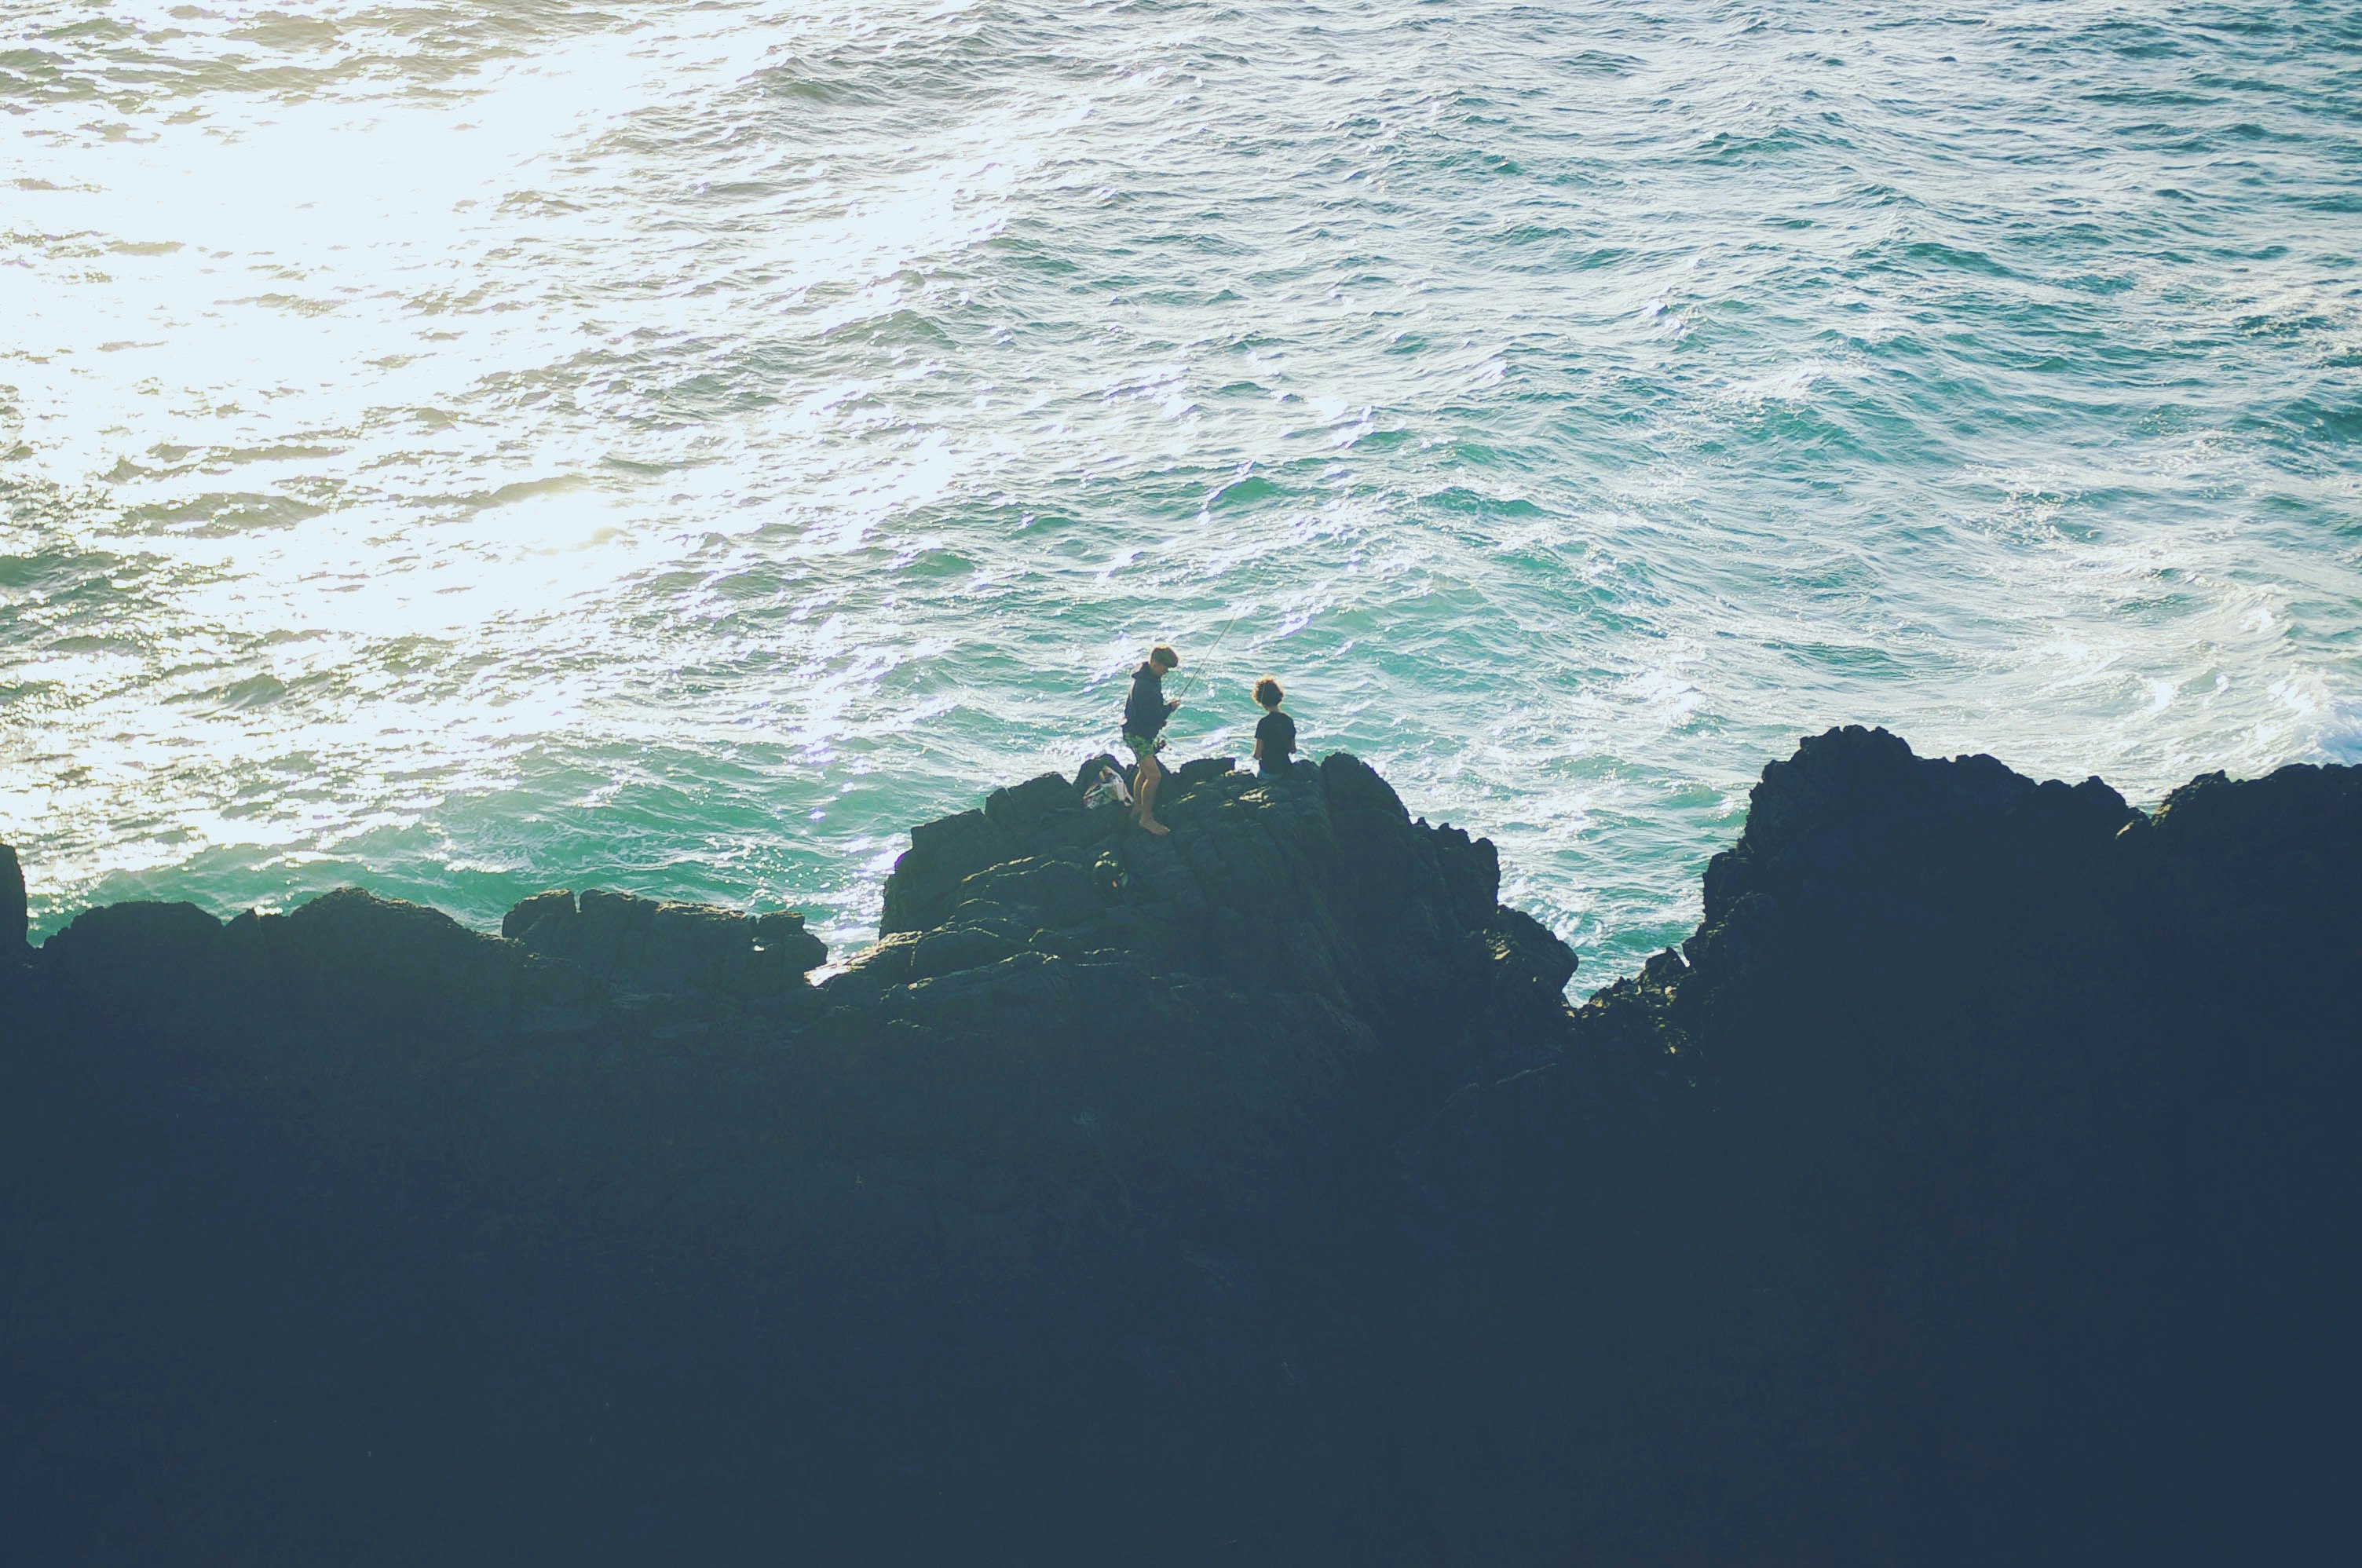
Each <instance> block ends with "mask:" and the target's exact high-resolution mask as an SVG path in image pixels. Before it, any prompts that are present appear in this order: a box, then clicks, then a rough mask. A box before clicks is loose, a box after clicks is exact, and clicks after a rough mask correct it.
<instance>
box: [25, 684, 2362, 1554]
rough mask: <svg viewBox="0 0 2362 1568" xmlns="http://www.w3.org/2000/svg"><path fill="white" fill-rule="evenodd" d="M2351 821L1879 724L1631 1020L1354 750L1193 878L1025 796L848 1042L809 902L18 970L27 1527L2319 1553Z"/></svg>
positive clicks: (2344, 1398) (1483, 848)
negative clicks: (2094, 775)
mask: <svg viewBox="0 0 2362 1568" xmlns="http://www.w3.org/2000/svg"><path fill="white" fill-rule="evenodd" d="M2358 777H2362V774H2357V770H2355V769H2339V768H2304V767H2295V768H2288V769H2283V770H2281V771H2280V772H2279V773H2278V774H2275V775H2274V776H2272V777H2271V778H2267V779H2260V780H2255V781H2249V782H2244V783H2233V782H2230V781H2228V780H2225V779H2223V778H2221V777H2220V776H2214V777H2213V778H2205V779H2201V780H2199V781H2197V782H2195V783H2193V784H2192V785H2191V786H2188V787H2186V788H2185V789H2184V790H2180V791H2177V792H2176V793H2175V794H2174V795H2173V796H2172V797H2171V798H2169V801H2167V802H2166V803H2165V804H2164V806H2163V807H2162V808H2161V809H2160V810H2159V811H2158V812H2156V813H2154V814H2153V815H2152V814H2144V813H2141V812H2136V811H2134V810H2132V809H2131V808H2130V807H2129V806H2128V805H2127V804H2126V803H2125V801H2123V800H2122V799H2121V797H2119V796H2117V795H2116V794H2115V793H2114V791H2112V790H2108V789H2107V788H2106V787H2105V786H2104V785H2102V784H2100V783H2098V782H2097V781H2096V780H2095V781H2091V782H2087V783H2086V784H2083V785H2081V786H2076V787H2072V788H2070V787H2068V786H2065V785H2060V784H2041V785H2037V784H2036V783H2034V782H2032V781H2031V780H2027V779H2025V778H2020V777H2019V776H2017V775H2015V774H2014V773H2011V772H2010V771H2009V770H2008V769H2006V768H2005V767H2002V766H2001V765H2000V764H1999V763H1996V762H1993V761H1992V759H1990V758H1964V759H1959V760H1956V761H1950V762H1939V761H1932V760H1927V759H1922V758H1918V757H1915V756H1912V755H1911V754H1910V752H1909V751H1908V749H1907V748H1906V747H1905V746H1904V745H1903V743H1902V742H1900V741H1898V740H1896V739H1894V738H1893V737H1892V736H1889V735H1886V734H1883V733H1882V732H1865V731H1860V730H1850V731H1834V732H1831V733H1830V734H1827V735H1824V736H1821V737H1818V738H1816V739H1815V740H1813V741H1808V742H1806V743H1805V745H1804V746H1803V747H1802V748H1801V749H1800V750H1799V751H1798V753H1797V754H1796V756H1794V758H1792V759H1789V760H1787V761H1783V762H1780V763H1775V764H1773V765H1772V766H1771V767H1769V768H1767V769H1766V772H1765V776H1764V780H1763V782H1762V784H1761V785H1760V786H1759V788H1758V789H1757V790H1756V793H1755V797H1754V801H1753V804H1752V808H1751V811H1750V814H1749V823H1748V827H1747V830H1746V832H1745V834H1743V835H1742V836H1741V838H1740V840H1739V842H1738V844H1737V845H1734V846H1733V848H1732V849H1731V850H1729V851H1728V852H1727V853H1726V854H1724V855H1722V856H1716V859H1715V861H1714V863H1713V865H1712V866H1711V867H1709V868H1708V870H1707V872H1706V878H1705V920H1704V921H1703V922H1702V923H1701V925H1700V927H1699V929H1698V932H1697V933H1696V934H1695V935H1694V937H1693V938H1692V939H1691V940H1690V941H1689V942H1688V943H1687V944H1685V945H1684V949H1683V952H1680V953H1668V954H1665V955H1661V956H1660V957H1659V958H1658V959H1656V960H1654V961H1652V962H1651V963H1650V966H1648V968H1647V970H1646V971H1645V972H1644V973H1643V974H1642V975H1640V976H1639V977H1634V978H1632V979H1629V980H1626V981H1622V982H1619V983H1617V985H1615V986H1612V987H1610V988H1607V989H1606V990H1605V991H1603V992H1601V993H1600V994H1599V995H1598V996H1596V997H1595V998H1594V999H1591V1000H1590V1001H1589V1002H1588V1003H1586V1004H1584V1005H1583V1006H1581V1007H1574V1006H1571V1005H1570V1004H1569V1002H1568V999H1567V998H1566V995H1565V988H1566V986H1567V984H1568V981H1569V979H1570V978H1571V977H1572V976H1573V973H1574V970H1575V963H1574V955H1573V954H1572V953H1570V952H1569V951H1568V950H1567V949H1566V947H1565V946H1564V944H1562V943H1560V942H1559V941H1558V940H1557V939H1556V938H1555V937H1554V936H1552V935H1551V933H1549V932H1548V931H1547V930H1545V929H1543V928H1542V927H1541V926H1540V924H1539V923H1537V922H1534V921H1532V920H1531V919H1529V917H1527V916H1524V915H1522V914H1520V913H1518V911H1513V910H1507V909H1504V908H1502V907H1501V906H1500V905H1499V903H1498V900H1497V893H1498V887H1499V866H1498V862H1497V859H1496V856H1495V854H1494V851H1493V848H1492V845H1490V844H1489V843H1487V842H1485V840H1483V839H1477V838H1472V837H1470V836H1469V835H1468V834H1464V833H1462V832H1459V831H1458V830H1455V829H1452V828H1449V827H1436V826H1430V825H1429V824H1427V823H1423V822H1418V821H1415V820H1413V818H1412V817H1411V815H1410V814H1409V813H1408V812H1407V811H1406V810H1405V808H1404V806H1403V803H1402V802H1401V801H1400V800H1399V799H1398V798H1397V797H1396V794H1395V792H1394V791H1393V790H1392V789H1390V788H1389V787H1388V786H1387V785H1386V783H1385V780H1384V779H1382V778H1379V777H1378V776H1377V775H1376V774H1375V773H1374V772H1373V771H1371V770H1370V769H1369V768H1368V767H1365V766H1363V764H1361V763H1360V762H1358V761H1357V760H1355V759H1354V758H1352V757H1350V756H1330V757H1329V758H1328V759H1326V760H1325V761H1324V762H1321V763H1319V764H1318V765H1315V764H1312V763H1310V762H1299V763H1297V765H1296V766H1295V767H1293V768H1291V769H1290V770H1289V771H1288V772H1287V773H1286V774H1285V775H1283V776H1280V777H1278V778H1269V779H1264V778H1256V777H1253V776H1252V775H1248V774H1242V773H1239V772H1236V771H1233V770H1232V769H1231V767H1230V765H1229V763H1228V762H1227V761H1226V760H1224V759H1208V760H1206V761H1203V762H1198V763H1192V764H1188V765H1187V766H1184V767H1179V768H1177V769H1175V771H1174V774H1173V776H1172V778H1171V779H1170V781H1169V782H1168V783H1167V785H1166V786H1165V789H1164V793H1163V794H1162V796H1161V797H1160V800H1159V813H1160V815H1161V816H1162V817H1164V820H1165V821H1166V822H1167V823H1169V824H1170V825H1171V826H1172V828H1173V830H1174V831H1173V833H1172V835H1171V836H1170V837H1169V838H1164V839H1156V838H1151V837H1149V836H1147V835H1144V834H1140V833H1138V832H1137V831H1135V830H1133V829H1131V827H1130V826H1129V825H1128V823H1127V819H1126V816H1125V813H1124V812H1122V810H1121V809H1120V808H1110V807H1090V806H1087V805H1085V803H1084V801H1083V799H1082V796H1081V794H1080V793H1079V791H1078V790H1077V789H1076V783H1075V781H1074V780H1071V779H1067V778H1059V777H1056V776H1044V777H1043V778H1036V779H1032V780H1029V781H1027V782H1025V783H1022V784H1019V785H1015V786H1012V787H1010V788H1008V789H1004V790H996V791H995V792H993V793H992V794H991V795H990V796H989V797H988V799H987V800H986V801H985V802H984V804H983V805H982V806H981V808H979V809H977V810H976V811H971V812H963V813H960V814H958V815H955V816H953V817H950V818H946V819H944V820H943V821H941V822H938V823H930V824H926V825H923V826H922V827H920V828H918V829H916V830H914V831H913V833H912V834H911V849H910V851H909V852H908V853H907V854H906V855H905V856H903V857H902V859H901V861H900V864H899V865H898V866H897V867H896V869H895V871H894V874H893V876H892V878H891V879H890V880H889V884H888V887H887V889H886V901H885V917H884V920H883V922H881V938H882V940H881V941H880V942H879V943H878V944H877V945H876V946H875V947H873V948H871V949H870V950H868V951H867V952H866V953H864V954H862V955H860V956H859V957H858V958H856V959H855V961H854V962H852V963H851V964H849V965H847V966H844V968H843V969H842V970H840V971H838V972H835V973H832V974H828V975H827V976H826V977H825V978H824V979H823V980H822V982H821V983H819V984H817V985H815V984H812V983H811V979H810V974H811V971H813V970H814V969H816V968H818V967H819V966H821V964H822V961H823V960H824V958H825V954H824V952H823V951H822V948H821V946H820V944H819V943H818V941H817V940H816V939H815V938H813V937H812V936H811V934H810V933H807V932H805V931H804V930H803V928H802V924H801V922H800V920H799V919H797V918H796V917H794V916H792V915H765V916H747V915H743V914H739V913H736V912H734V911H722V910H714V909H709V908H703V907H701V906H690V905H679V904H667V903H660V902H657V901H654V900H643V899H637V898H632V897H628V896H625V895H620V894H611V893H601V892H596V891H584V892H580V893H576V892H572V891H564V890H559V891H553V892H550V893H546V894H543V895H540V896H538V897H536V898H534V899H531V900H525V901H524V902H523V903H521V904H519V905H518V906H517V907H516V909H515V910H513V911H511V913H510V915H509V917H508V918H507V920H506V921H505V922H503V926H502V933H501V934H500V935H498V936H493V935H491V934H487V933H477V932H471V931H469V930H467V929H465V928H463V927H461V926H459V925H458V924H457V923H456V922H451V921H449V920H448V919H447V918H446V917H444V916H442V915H440V914H438V913H436V911H431V910H425V909H421V908H418V907H416V906H412V905H406V904H400V903H396V902H392V901H389V900H380V899H376V898H374V897H372V896H370V895H369V894H367V893H364V892H360V891H358V890H347V891H345V892H341V893H337V894H331V895H328V896H326V897H325V898H322V899H319V900H314V901H313V902H311V903H309V904H306V905H304V906H302V907H300V908H298V909H296V910H295V911H292V912H290V913H289V914H286V915H284V916H278V915H255V914H251V913H248V914H244V915H240V916H237V918H235V919H232V920H229V921H226V922H224V921H222V920H219V919H217V918H216V917H215V916H214V915H213V914H211V913H209V912H207V911H201V910H196V909H194V908H192V907H190V906H187V905H169V904H127V905H117V906H113V907H111V908H107V909H101V910H93V911H86V912H84V913H83V915H82V916H80V917H78V918H77V919H76V920H75V921H73V922H72V923H71V924H70V925H69V926H68V927H67V928H66V929H65V930H63V931H61V932H60V933H57V934H56V935H55V936H52V937H51V938H50V940H49V942H48V943H46V944H44V945H43V946H42V947H40V948H39V949H37V950H33V951H32V953H31V955H29V957H28V958H27V959H25V960H22V961H20V962H18V963H17V964H16V965H15V966H0V977H5V978H0V986H5V988H6V990H5V994H0V1147H5V1151H6V1152H5V1154H0V1180H5V1183H6V1199H5V1206H0V1271H5V1278H6V1281H7V1282H8V1283H7V1284H6V1297H5V1311H6V1319H5V1323H6V1332H5V1335H0V1379H5V1381H6V1386H7V1388H8V1390H9V1394H10V1397H7V1398H5V1399H0V1501H5V1504H6V1507H5V1509H0V1511H5V1512H6V1515H7V1516H8V1517H9V1518H12V1519H15V1520H18V1521H30V1523H29V1526H28V1527H27V1528H29V1529H31V1530H32V1531H33V1532H34V1533H33V1535H32V1537H31V1539H33V1540H35V1541H36V1542H37V1543H38V1544H39V1546H40V1547H41V1548H42V1550H41V1551H40V1553H39V1555H40V1556H41V1558H42V1560H44V1561H49V1560H55V1561H112V1560H125V1561H140V1560H158V1561H160V1560H166V1559H170V1560H172V1561H182V1562H210V1561H223V1562H230V1561H237V1562H252V1561H281V1560H285V1561H298V1560H301V1561H320V1560H336V1561H350V1562H375V1561H386V1562H397V1561H399V1562H414V1561H418V1560H420V1558H421V1556H422V1554H427V1553H440V1554H444V1555H448V1554H450V1553H451V1552H452V1551H458V1554H459V1555H461V1556H470V1555H482V1554H486V1553H489V1552H491V1551H501V1552H504V1553H506V1554H510V1555H524V1556H525V1557H528V1558H534V1559H538V1558H539V1557H542V1556H546V1555H550V1554H553V1553H556V1554H561V1555H564V1556H566V1557H567V1558H568V1559H569V1560H573V1561H641V1560H646V1561H684V1560H694V1561H715V1562H738V1561H756V1560H760V1561H774V1560H782V1559H784V1560H789V1561H796V1560H814V1559H815V1558H818V1559H822V1560H856V1559H857V1560H866V1561H911V1562H922V1561H923V1562H934V1561H944V1560H946V1556H947V1555H948V1554H958V1555H961V1556H966V1557H981V1558H983V1559H984V1560H988V1561H993V1560H1019V1559H1022V1560H1026V1561H1036V1562H1045V1561H1046V1562H1063V1561H1074V1562H1186V1563H1196V1562H1356V1563H1359V1562H1420V1563H1427V1562H1470V1563H1480V1562H1482V1563H1490V1562H1565V1561H1572V1560H1576V1559H1581V1558H1595V1559H1598V1560H1603V1561H1629V1562H1638V1561H1683V1562H1694V1561H1758V1562H1763V1561H1811V1562H1831V1561H1882V1562H1883V1561H1893V1560H1896V1559H1897V1558H1902V1559H1909V1560H1917V1561H1963V1562H1966V1561H1978V1562H1986V1561H1992V1560H1994V1558H1995V1557H1997V1556H2002V1555H2009V1556H2032V1557H2036V1558H2038V1559H2039V1558H2052V1557H2061V1558H2063V1557H2075V1556H2081V1557H2092V1556H2097V1557H2101V1558H2103V1559H2106V1560H2116V1559H2118V1558H2120V1557H2125V1556H2127V1555H2130V1556H2135V1557H2138V1558H2139V1559H2140V1560H2143V1561H2160V1560H2185V1561H2195V1560H2201V1559H2204V1560H2209V1561H2221V1560H2223V1559H2224V1552H2225V1550H2226V1549H2227V1548H2230V1547H2234V1546H2236V1547H2240V1548H2242V1549H2243V1550H2242V1551H2231V1552H2230V1553H2229V1554H2230V1555H2232V1556H2238V1555H2242V1554H2245V1551H2244V1549H2246V1548H2260V1549H2267V1550H2268V1549H2273V1548H2279V1547H2288V1548H2294V1547H2297V1546H2300V1545H2303V1544H2307V1543H2309V1542H2311V1541H2312V1540H2316V1539H2318V1537H2317V1536H2316V1535H2315V1534H2314V1533H2313V1532H2315V1531H2317V1530H2319V1529H2323V1528H2324V1527H2326V1526H2328V1525H2330V1524H2332V1523H2334V1507H2333V1499H2334V1497H2335V1496H2337V1495H2338V1491H2337V1486H2336V1485H2335V1476H2336V1475H2337V1474H2341V1473H2342V1470H2343V1467H2344V1466H2345V1464H2346V1463H2350V1459H2351V1457H2352V1449H2353V1447H2354V1444H2353V1442H2352V1440H2351V1439H2349V1438H2347V1437H2346V1436H2345V1435H2344V1433H2343V1431H2342V1430H2339V1429H2340V1426H2341V1425H2342V1424H2345V1423H2342V1422H2339V1421H2333V1420H2331V1419H2330V1418H2331V1417H2332V1416H2333V1415H2334V1414H2335V1413H2336V1412H2338V1411H2340V1410H2341V1409H2342V1408H2346V1407H2348V1406H2350V1403H2351V1401H2352V1399H2353V1397H2355V1396H2356V1395H2357V1394H2362V1387H2357V1386H2356V1382H2357V1379H2356V1343H2357V1336H2356V1331H2355V1330H2354V1328H2353V1326H2352V1321H2351V1320H2352V1317H2353V1314H2352V1305H2353V1302H2354V1299H2355V1297H2354V1294H2353V1289H2352V1287H2353V1286H2354V1285H2355V1283H2356V1281H2355V1279H2354V1274H2355V1271H2356V1264H2355V1256H2356V1253H2355V1242H2356V1240H2357V1222H2362V1171H2357V1168H2356V1154H2355V1153H2354V1151H2355V1148H2356V1141H2355V1137H2354V1134H2355V1132H2356V1116H2357V1113H2362V1069H2358V1068H2357V1067H2356V1050H2355V1048H2356V1044H2357V1043H2362V1040H2357V1032H2356V1024H2355V1021H2354V1018H2355V1013H2354V1008H2353V1001H2352V997H2351V994H2350V993H2351V988H2352V977H2353V976H2354V975H2356V973H2362V921H2357V916H2356V911H2355V907H2354V901H2353V899H2352V896H2351V889H2352V888H2353V886H2354V883H2355V880H2356V873H2357V872H2362V782H2357V778H2358ZM33 870H34V873H35V874H36V875H38V873H39V867H34V868H33ZM5 871H6V867H5V866H0V917H6V916H7V914H8V909H9V906H7V904H6V899H7V894H8V888H9V882H8V879H7V878H6V875H5ZM13 907H15V908H17V909H19V910H20V909H21V908H22V902H21V899H19V900H18V901H17V904H16V905H15V906H13ZM11 929H13V928H10V927H7V926H6V921H5V919H0V944H5V942H6V939H7V937H8V935H9V932H10V930H11ZM848 1553H850V1554H851V1555H850V1556H849V1557H848V1556H847V1554H848Z"/></svg>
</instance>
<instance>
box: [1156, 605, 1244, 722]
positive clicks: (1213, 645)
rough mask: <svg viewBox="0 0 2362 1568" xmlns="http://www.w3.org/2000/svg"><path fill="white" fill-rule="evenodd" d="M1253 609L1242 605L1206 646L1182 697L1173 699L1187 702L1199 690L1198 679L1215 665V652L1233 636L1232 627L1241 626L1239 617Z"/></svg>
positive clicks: (1182, 690)
mask: <svg viewBox="0 0 2362 1568" xmlns="http://www.w3.org/2000/svg"><path fill="white" fill-rule="evenodd" d="M1251 609H1253V605H1251V604H1242V605H1240V606H1239V607H1238V610H1237V612H1236V613H1234V614H1232V615H1231V619H1230V623H1229V624H1227V625H1225V626H1223V628H1222V630H1221V633H1220V635H1218V636H1216V637H1215V638H1214V640H1213V641H1212V642H1210V643H1209V644H1207V645H1206V651H1205V653H1204V654H1202V655H1200V656H1199V657H1198V667H1197V668H1195V669H1192V670H1191V671H1190V672H1189V684H1188V685H1187V686H1185V687H1183V688H1182V689H1181V695H1180V696H1178V697H1175V699H1173V700H1174V701H1175V702H1186V701H1188V700H1189V696H1190V693H1192V692H1194V691H1196V690H1198V678H1199V677H1201V676H1203V675H1204V674H1205V673H1206V670H1207V668H1208V667H1209V666H1210V665H1211V664H1212V663H1213V659H1214V650H1215V649H1217V648H1219V647H1220V646H1222V638H1223V637H1227V636H1229V635H1231V626H1235V625H1237V624H1239V617H1240V616H1241V615H1244V614H1245V613H1247V612H1248V611H1249V610H1251Z"/></svg>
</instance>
